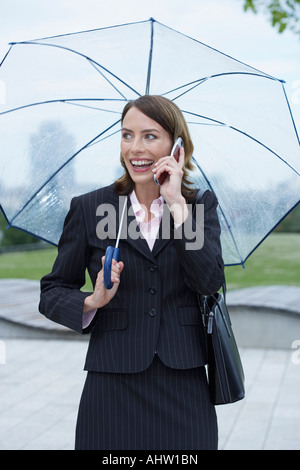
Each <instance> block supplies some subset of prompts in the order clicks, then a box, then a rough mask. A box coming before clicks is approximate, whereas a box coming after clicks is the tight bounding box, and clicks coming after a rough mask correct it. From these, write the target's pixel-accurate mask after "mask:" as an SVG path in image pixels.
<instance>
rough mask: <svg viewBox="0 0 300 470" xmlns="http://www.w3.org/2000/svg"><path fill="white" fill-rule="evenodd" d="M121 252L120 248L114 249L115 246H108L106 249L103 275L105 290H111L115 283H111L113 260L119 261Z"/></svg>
mask: <svg viewBox="0 0 300 470" xmlns="http://www.w3.org/2000/svg"><path fill="white" fill-rule="evenodd" d="M119 251H120V250H119V248H114V247H113V246H108V247H107V248H106V253H105V261H104V273H103V276H104V277H103V278H104V286H105V289H111V288H112V286H113V283H112V282H111V265H112V260H113V259H114V260H116V261H119Z"/></svg>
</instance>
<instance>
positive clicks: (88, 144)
mask: <svg viewBox="0 0 300 470" xmlns="http://www.w3.org/2000/svg"><path fill="white" fill-rule="evenodd" d="M120 122H121V119H119V120H118V121H116V122H114V123H113V124H112V125H111V126H109V127H107V128H106V129H105V130H104V131H102V132H100V134H98V135H96V137H94V138H93V139H92V140H90V141H89V142H88V143H87V144H85V145H84V146H83V147H81V149H79V150H78V151H77V152H75V153H74V155H72V156H71V157H70V158H68V160H67V161H65V162H64V163H63V164H62V165H61V166H60V167H59V168H58V169H57V170H56V171H55V172H54V173H53V174H52V175H51V176H50V177H49V178H48V179H47V180H46V181H45V182H44V183H43V184H42V186H41V187H40V188H39V189H38V190H37V191H35V193H34V194H33V195H32V196H31V197H30V198H29V199H28V201H27V202H26V203H25V204H24V205H23V207H22V208H21V209H20V210H19V211H18V213H17V214H16V215H15V216H14V217H13V218H12V219H11V221H10V225H11V224H12V223H13V221H14V220H15V219H16V218H17V217H18V216H19V215H20V214H21V212H23V211H24V209H25V208H26V207H27V206H28V205H29V204H30V203H31V201H32V200H33V199H34V198H35V196H36V195H37V194H38V193H39V192H40V191H41V190H42V189H43V188H44V187H45V186H46V185H47V184H48V183H49V181H51V180H52V179H53V178H54V176H56V175H57V173H59V172H60V171H61V169H62V168H64V167H65V166H66V165H67V164H68V163H69V162H70V161H71V160H73V158H75V157H76V156H77V155H78V154H79V153H80V152H82V151H83V150H84V149H86V148H87V147H89V146H90V145H91V144H92V143H93V142H94V141H95V140H96V139H98V138H99V137H101V135H103V134H104V133H105V132H107V131H109V130H110V129H112V128H113V127H114V126H116V125H117V124H119V123H120Z"/></svg>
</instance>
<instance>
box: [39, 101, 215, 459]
mask: <svg viewBox="0 0 300 470" xmlns="http://www.w3.org/2000/svg"><path fill="white" fill-rule="evenodd" d="M178 137H181V138H182V140H183V143H184V148H181V150H180V155H179V159H178V161H176V159H175V158H174V157H172V156H170V152H171V148H172V146H173V142H174V141H175V139H177V138H178ZM192 152H193V144H192V142H191V138H190V135H189V132H188V128H187V125H186V122H185V120H184V117H183V115H182V114H181V112H180V110H179V109H178V107H177V106H176V105H175V104H174V103H173V102H171V101H169V100H167V99H166V98H163V97H160V96H149V95H148V96H143V97H140V98H138V99H137V100H135V101H131V102H129V103H128V104H127V105H126V106H125V108H124V111H123V114H122V138H121V164H122V166H123V168H124V175H123V176H122V178H120V179H119V180H118V181H116V182H115V184H114V185H111V186H108V187H106V188H102V189H99V190H97V191H94V192H92V193H88V194H85V195H83V196H81V197H78V198H74V199H73V200H72V202H71V208H70V211H69V214H68V215H67V217H66V221H65V225H64V230H63V234H62V236H61V240H60V243H59V249H58V256H57V259H56V261H55V263H54V266H53V270H52V272H51V273H50V274H49V275H47V276H45V277H44V278H43V279H42V281H41V302H40V311H41V312H42V313H43V314H45V315H46V316H47V317H48V318H50V319H51V320H53V321H56V322H58V323H61V324H63V325H65V326H67V327H69V328H73V329H74V330H76V331H79V332H83V333H91V337H90V343H89V348H88V352H87V357H86V363H85V370H87V371H88V374H87V378H86V382H85V386H84V390H83V393H82V397H81V402H80V406H79V412H78V419H77V427H76V445H75V448H76V449H110V450H113V449H119V450H125V449H126V450H134V449H143V450H149V449H152V450H162V449H164V450H166V449H174V450H175V449H177V450H186V449H197V450H200V449H216V448H217V439H218V437H217V421H216V414H215V409H214V407H213V405H212V404H211V402H210V399H209V393H208V385H207V381H206V375H205V368H204V365H205V364H206V348H205V335H204V330H203V326H202V320H201V315H200V313H199V308H198V294H204V295H208V294H210V293H213V292H215V291H217V290H218V289H219V288H220V287H221V285H222V283H223V280H224V266H223V260H222V255H221V247H220V227H219V222H218V217H217V213H216V207H217V200H216V197H215V195H214V194H213V193H212V192H210V191H207V192H205V193H204V195H203V196H202V198H201V200H200V201H198V202H201V203H202V204H204V241H203V243H202V244H201V246H200V247H199V246H198V245H197V244H194V245H193V244H190V246H189V249H187V247H188V245H187V244H188V243H189V242H191V240H190V232H191V230H185V229H186V228H187V227H190V228H191V227H192V229H193V232H194V233H196V234H197V233H200V232H199V230H200V231H201V230H202V232H201V233H202V235H203V227H202V224H201V222H203V220H202V221H200V220H196V219H197V217H196V214H197V212H196V211H195V193H194V192H193V191H191V190H190V189H189V182H188V178H187V176H188V174H187V171H188V170H190V169H191V168H192V165H191V156H192ZM164 172H166V173H167V178H166V179H165V181H164V183H163V184H162V185H161V186H159V185H157V184H155V182H154V175H155V177H156V178H157V179H159V178H160V176H161V174H162V173H164ZM121 196H122V198H121V199H122V201H123V200H124V199H125V201H127V204H128V218H127V220H126V223H125V229H126V228H127V231H126V230H125V232H126V234H125V236H123V237H122V238H121V240H120V261H119V262H118V263H117V262H116V261H113V263H112V269H111V282H112V283H113V287H112V289H109V290H108V289H106V288H105V286H104V282H103V269H100V270H99V261H100V260H101V259H102V266H103V265H104V260H105V250H106V248H107V246H109V245H112V244H113V243H114V240H115V238H116V234H115V233H113V232H114V231H113V230H111V231H110V229H109V230H108V233H106V234H105V233H103V230H102V231H101V230H100V228H101V227H102V225H101V223H100V225H99V220H100V222H101V217H100V219H99V216H97V215H96V212H97V209H99V207H101V205H102V204H109V205H111V207H113V208H114V209H115V210H116V217H117V220H119V216H118V212H119V198H120V197H121ZM121 208H122V206H121ZM97 214H99V210H98V212H97ZM102 220H103V218H102ZM166 220H167V223H166V222H165V221H166ZM200 225H201V227H200ZM103 226H104V225H103ZM96 227H97V229H96ZM99 227H100V228H99ZM133 228H134V230H133ZM166 229H167V230H166ZM197 229H199V230H198V232H197ZM99 232H101V233H99ZM166 233H167V236H166ZM133 234H135V236H133ZM136 235H137V236H136ZM112 239H113V240H112ZM195 247H196V248H195ZM86 269H88V272H89V275H90V277H91V280H92V282H93V286H94V291H93V292H92V293H86V292H81V291H80V288H81V287H82V286H83V285H84V284H85V270H86Z"/></svg>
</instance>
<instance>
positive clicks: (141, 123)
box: [121, 107, 172, 185]
mask: <svg viewBox="0 0 300 470" xmlns="http://www.w3.org/2000/svg"><path fill="white" fill-rule="evenodd" d="M171 148H172V140H171V138H170V136H169V133H168V132H167V131H166V130H165V129H164V128H163V127H162V126H161V125H160V124H158V123H157V122H156V121H154V120H153V119H151V118H149V117H148V116H146V115H145V114H144V113H142V112H141V111H139V109H137V108H136V107H132V108H131V109H129V111H128V112H127V114H126V115H125V117H124V119H123V123H122V140H121V153H122V156H123V159H124V162H125V165H126V168H127V170H128V172H129V174H130V176H131V178H132V180H133V181H134V183H135V184H153V185H155V183H154V180H153V172H152V169H153V168H154V164H155V163H156V162H157V161H158V160H159V159H160V158H161V157H165V156H166V155H170V152H171Z"/></svg>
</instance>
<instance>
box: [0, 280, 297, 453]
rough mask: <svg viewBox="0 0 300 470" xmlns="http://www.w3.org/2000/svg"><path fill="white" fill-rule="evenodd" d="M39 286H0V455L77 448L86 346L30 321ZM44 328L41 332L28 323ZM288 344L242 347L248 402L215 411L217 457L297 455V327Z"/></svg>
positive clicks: (51, 328) (78, 338)
mask: <svg viewBox="0 0 300 470" xmlns="http://www.w3.org/2000/svg"><path fill="white" fill-rule="evenodd" d="M9 282H10V286H9ZM14 282H15V281H14ZM30 284H31V287H32V291H31V295H29V291H30V289H29V285H30ZM17 285H18V286H19V289H20V290H19V292H17V289H18V288H17ZM37 286H38V283H34V282H33V283H30V282H29V283H28V282H27V283H26V282H20V283H19V282H18V283H16V282H15V284H14V285H13V281H12V280H8V281H6V282H4V281H1V282H0V298H1V303H0V318H2V320H0V450H72V449H73V447H74V429H75V423H76V415H77V408H78V403H79V399H80V394H81V390H82V387H83V384H84V380H85V377H86V373H85V372H84V371H83V365H84V359H85V354H86V350H87V345H88V344H87V341H86V340H82V339H81V338H82V337H81V336H79V335H75V336H74V335H73V336H70V334H69V333H67V332H66V331H62V330H61V328H60V327H58V328H56V326H53V325H54V324H52V323H51V322H49V321H48V320H44V319H43V317H42V316H41V315H39V319H36V320H35V317H36V315H38V314H37V312H36V305H37V300H36V295H37V293H38V288H37ZM8 287H10V288H12V289H11V292H14V295H13V296H12V295H11V296H10V301H9V302H8V297H6V300H5V299H4V292H7V290H8V289H7V288H8ZM13 287H14V288H13ZM22 289H23V290H22ZM33 291H34V292H35V294H34V295H32V292H33ZM21 292H23V294H22V300H21V301H20V295H19V294H20V293H21ZM26 296H27V297H26ZM299 299H300V297H299ZM30 305H31V306H30ZM9 306H10V307H9ZM13 306H15V307H13ZM14 309H15V311H16V312H17V311H18V312H19V320H18V322H17V321H16V316H15V317H14V319H15V320H14V323H15V325H12V324H11V323H12V322H8V321H7V319H5V317H7V316H9V315H11V317H13V316H14V315H13V314H12V312H13V311H14ZM21 312H23V314H22V313H21ZM24 312H27V313H26V314H24ZM31 314H33V316H32V317H30V315H31ZM22 315H24V318H25V320H26V321H25V320H22V321H21V320H20V319H21V318H22ZM30 318H31V319H30ZM41 318H42V319H41ZM44 321H45V322H46V323H44V325H47V326H46V328H41V327H37V326H33V325H32V324H30V323H32V322H33V323H34V322H44ZM34 324H35V325H37V323H34ZM24 325H25V326H24ZM50 325H51V326H50ZM299 325H300V323H299ZM14 326H15V329H14V328H13V327H14ZM48 327H49V328H48ZM17 330H18V331H17ZM13 331H17V333H16V334H14V333H13ZM47 331H48V333H49V335H48V336H47ZM29 332H30V334H29ZM2 333H3V334H2ZM65 333H66V336H64V334H65ZM22 335H23V337H22ZM40 335H41V336H40ZM293 338H294V341H293V343H292V344H289V345H287V347H286V348H266V347H244V346H241V347H240V352H241V357H242V362H243V366H244V370H245V376H246V398H245V399H244V400H242V401H240V402H238V403H235V404H231V405H223V406H218V407H217V408H216V409H217V414H218V422H219V448H220V449H221V450H231V449H233V450H271V449H276V450H300V426H299V422H300V393H299V390H300V328H298V329H297V330H296V331H294V332H293ZM70 339H72V340H70Z"/></svg>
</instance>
